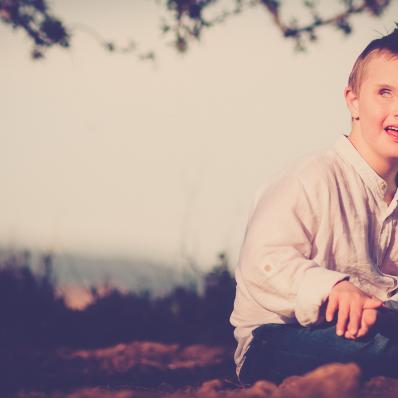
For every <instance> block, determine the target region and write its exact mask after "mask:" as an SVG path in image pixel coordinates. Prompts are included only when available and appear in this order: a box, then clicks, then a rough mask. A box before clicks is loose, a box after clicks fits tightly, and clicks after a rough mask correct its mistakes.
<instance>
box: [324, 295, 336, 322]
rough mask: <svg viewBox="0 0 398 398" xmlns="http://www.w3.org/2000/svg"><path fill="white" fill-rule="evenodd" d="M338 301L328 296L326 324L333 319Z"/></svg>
mask: <svg viewBox="0 0 398 398" xmlns="http://www.w3.org/2000/svg"><path fill="white" fill-rule="evenodd" d="M338 306H339V305H338V301H337V299H336V298H335V297H334V296H329V300H328V305H327V307H326V313H325V317H326V320H327V321H328V322H332V321H333V319H334V314H335V313H336V311H337V308H338Z"/></svg>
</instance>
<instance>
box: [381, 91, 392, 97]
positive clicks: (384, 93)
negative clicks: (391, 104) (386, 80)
mask: <svg viewBox="0 0 398 398" xmlns="http://www.w3.org/2000/svg"><path fill="white" fill-rule="evenodd" d="M379 94H380V95H381V96H382V97H386V98H389V97H391V91H390V90H387V89H382V90H380V91H379Z"/></svg>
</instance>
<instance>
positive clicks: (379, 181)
mask: <svg viewBox="0 0 398 398" xmlns="http://www.w3.org/2000/svg"><path fill="white" fill-rule="evenodd" d="M334 149H335V150H336V152H337V153H338V154H339V155H340V157H342V158H343V159H344V160H345V161H346V162H348V163H349V164H351V165H352V167H353V168H354V169H355V170H356V172H357V173H358V174H359V175H360V176H361V178H362V179H363V181H364V182H365V184H367V185H368V186H369V187H370V189H372V191H373V192H375V193H376V194H377V195H378V196H379V197H380V198H381V199H382V200H384V196H385V193H386V190H387V183H386V181H385V180H384V179H383V178H382V177H380V176H379V175H378V174H377V173H376V172H375V171H374V170H373V169H372V167H371V166H370V165H369V163H368V162H367V161H366V160H365V159H364V158H363V157H362V155H361V154H360V153H359V152H358V151H357V149H356V148H355V147H354V145H353V144H352V143H351V141H350V140H349V139H348V136H347V135H345V134H341V135H340V137H339V138H338V140H337V142H336V143H335V146H334ZM396 193H397V192H396ZM396 198H397V195H395V197H394V199H396Z"/></svg>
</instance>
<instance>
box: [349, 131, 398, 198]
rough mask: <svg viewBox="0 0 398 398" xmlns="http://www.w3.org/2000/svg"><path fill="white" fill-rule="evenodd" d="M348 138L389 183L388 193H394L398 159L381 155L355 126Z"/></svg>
mask: <svg viewBox="0 0 398 398" xmlns="http://www.w3.org/2000/svg"><path fill="white" fill-rule="evenodd" d="M348 139H349V140H350V141H351V143H352V144H353V145H354V147H355V148H356V150H357V151H358V152H359V153H360V154H361V156H362V157H363V158H364V159H365V160H366V162H367V163H368V164H369V165H370V167H372V169H373V170H374V171H375V172H376V173H377V174H378V175H379V176H380V177H381V178H383V180H384V181H385V182H386V183H387V193H386V194H389V195H391V193H394V192H395V191H396V189H397V183H398V181H397V180H398V175H397V174H398V159H397V158H385V157H380V155H378V154H377V153H375V152H374V151H373V150H372V149H371V148H370V147H369V145H368V144H367V143H366V141H365V140H364V139H363V138H362V135H361V134H359V132H358V131H357V130H356V129H355V126H353V129H352V130H351V133H350V135H349V137H348Z"/></svg>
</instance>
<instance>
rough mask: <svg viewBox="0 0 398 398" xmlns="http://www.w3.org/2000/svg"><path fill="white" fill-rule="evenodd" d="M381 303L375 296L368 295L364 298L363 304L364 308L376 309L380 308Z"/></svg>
mask: <svg viewBox="0 0 398 398" xmlns="http://www.w3.org/2000/svg"><path fill="white" fill-rule="evenodd" d="M382 305H383V302H382V301H381V300H379V299H378V298H376V297H369V298H367V299H366V300H365V303H364V305H363V308H364V309H376V308H380V307H381V306H382Z"/></svg>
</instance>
